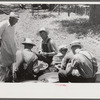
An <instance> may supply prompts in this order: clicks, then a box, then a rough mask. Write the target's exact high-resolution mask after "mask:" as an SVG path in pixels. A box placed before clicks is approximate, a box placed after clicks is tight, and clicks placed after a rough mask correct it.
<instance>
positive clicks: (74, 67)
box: [13, 28, 98, 83]
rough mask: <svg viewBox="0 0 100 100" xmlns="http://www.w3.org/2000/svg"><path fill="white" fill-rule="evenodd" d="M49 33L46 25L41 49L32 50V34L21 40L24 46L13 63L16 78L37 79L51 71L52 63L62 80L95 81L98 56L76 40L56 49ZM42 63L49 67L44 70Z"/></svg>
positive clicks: (18, 80)
mask: <svg viewBox="0 0 100 100" xmlns="http://www.w3.org/2000/svg"><path fill="white" fill-rule="evenodd" d="M48 34H49V32H48V30H47V29H46V28H41V29H40V30H39V32H38V34H37V35H39V36H40V37H41V38H42V43H41V50H40V51H39V52H38V53H36V52H34V51H33V50H32V48H33V47H34V46H36V45H35V44H34V43H33V42H32V40H31V39H30V38H26V39H25V41H24V42H23V43H22V44H23V45H24V49H23V50H18V51H17V52H16V62H15V63H14V64H13V79H14V81H15V82H20V81H24V80H34V79H36V80H37V79H38V77H39V76H41V75H43V74H44V73H48V72H50V67H51V66H54V68H56V69H57V70H56V71H57V73H58V78H59V82H66V83H67V82H95V78H96V72H97V70H98V66H97V61H96V58H95V57H94V56H93V55H92V54H91V53H90V52H88V51H86V50H84V49H83V45H82V44H81V42H80V41H79V40H75V41H73V42H72V43H70V45H69V47H68V46H66V45H62V46H60V47H59V49H57V47H56V44H55V43H54V41H53V40H52V39H51V38H49V36H48ZM33 49H34V48H33ZM39 61H42V62H43V63H44V62H45V64H44V65H43V64H42V62H40V63H39ZM46 64H47V65H46ZM55 65H59V66H60V67H59V66H58V67H55ZM43 66H47V67H46V68H45V69H44V70H41V67H43Z"/></svg>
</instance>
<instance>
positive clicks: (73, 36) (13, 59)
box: [0, 2, 100, 83]
mask: <svg viewBox="0 0 100 100" xmlns="http://www.w3.org/2000/svg"><path fill="white" fill-rule="evenodd" d="M99 45H100V5H98V4H62V3H60V4H56V3H55V4H52V3H51V4H50V3H44V4H43V3H24V2H23V3H1V4H0V82H1V83H2V82H3V83H27V82H29V83H99V82H100V46H99Z"/></svg>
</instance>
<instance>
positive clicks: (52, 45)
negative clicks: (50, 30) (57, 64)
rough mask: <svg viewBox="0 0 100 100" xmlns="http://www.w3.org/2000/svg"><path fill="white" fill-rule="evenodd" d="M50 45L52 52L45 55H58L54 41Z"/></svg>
mask: <svg viewBox="0 0 100 100" xmlns="http://www.w3.org/2000/svg"><path fill="white" fill-rule="evenodd" d="M50 43H51V47H52V49H53V52H48V53H47V55H49V56H54V55H56V54H57V53H58V49H57V46H56V44H55V42H54V41H52V40H51V41H50Z"/></svg>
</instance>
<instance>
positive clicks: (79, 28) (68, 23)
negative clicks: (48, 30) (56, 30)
mask: <svg viewBox="0 0 100 100" xmlns="http://www.w3.org/2000/svg"><path fill="white" fill-rule="evenodd" d="M58 22H59V23H60V26H61V30H63V31H67V32H68V33H69V34H74V33H75V34H76V36H77V38H81V37H85V36H87V35H98V34H99V33H100V25H92V24H90V23H89V20H88V19H85V18H79V19H73V20H67V19H66V20H61V21H56V22H55V23H58Z"/></svg>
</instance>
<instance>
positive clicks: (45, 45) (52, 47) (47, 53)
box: [38, 28, 58, 65]
mask: <svg viewBox="0 0 100 100" xmlns="http://www.w3.org/2000/svg"><path fill="white" fill-rule="evenodd" d="M38 34H39V35H40V37H41V38H42V44H41V52H40V54H39V55H38V57H39V60H43V61H44V62H46V63H48V65H50V64H51V63H52V59H53V56H54V55H56V54H57V52H58V50H57V47H56V44H55V43H54V41H53V40H52V39H51V38H49V37H48V34H49V32H48V30H47V29H46V28H41V29H40V30H39V32H38Z"/></svg>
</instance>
